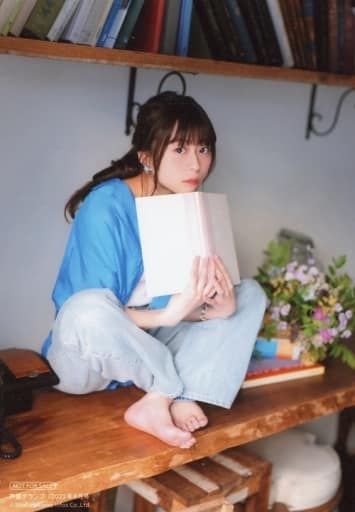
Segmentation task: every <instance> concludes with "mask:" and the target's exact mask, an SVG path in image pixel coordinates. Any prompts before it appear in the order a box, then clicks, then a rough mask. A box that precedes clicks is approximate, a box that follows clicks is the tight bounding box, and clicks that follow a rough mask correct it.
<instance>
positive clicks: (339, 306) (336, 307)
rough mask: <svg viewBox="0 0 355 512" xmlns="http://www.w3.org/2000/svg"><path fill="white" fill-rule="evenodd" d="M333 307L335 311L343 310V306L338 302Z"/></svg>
mask: <svg viewBox="0 0 355 512" xmlns="http://www.w3.org/2000/svg"><path fill="white" fill-rule="evenodd" d="M334 309H335V311H336V312H337V313H340V311H343V306H342V305H341V304H340V302H337V303H336V304H335V306H334Z"/></svg>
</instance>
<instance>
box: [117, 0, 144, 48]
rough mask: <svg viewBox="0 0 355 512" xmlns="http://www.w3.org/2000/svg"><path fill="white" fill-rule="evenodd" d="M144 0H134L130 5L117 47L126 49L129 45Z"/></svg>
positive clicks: (119, 34)
mask: <svg viewBox="0 0 355 512" xmlns="http://www.w3.org/2000/svg"><path fill="white" fill-rule="evenodd" d="M143 4H144V0H132V3H131V5H130V7H129V10H128V13H127V16H126V19H125V20H124V22H123V25H122V28H121V30H120V31H119V33H118V37H117V39H116V42H115V45H114V47H115V48H118V49H124V48H126V47H127V45H128V42H129V39H130V37H131V34H132V32H133V29H134V27H135V25H136V23H137V20H138V17H139V14H140V12H141V10H142V8H143Z"/></svg>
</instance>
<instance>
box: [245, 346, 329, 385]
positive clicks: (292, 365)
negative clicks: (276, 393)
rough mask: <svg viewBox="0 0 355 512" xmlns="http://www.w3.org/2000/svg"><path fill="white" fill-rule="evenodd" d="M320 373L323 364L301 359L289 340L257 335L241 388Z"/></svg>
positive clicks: (323, 369)
mask: <svg viewBox="0 0 355 512" xmlns="http://www.w3.org/2000/svg"><path fill="white" fill-rule="evenodd" d="M324 372H325V366H324V365H323V364H321V363H309V362H305V361H304V360H303V359H302V354H301V352H300V349H299V347H297V345H295V343H292V342H291V341H290V340H289V339H286V338H285V339H283V338H275V339H271V340H266V339H262V338H258V339H257V340H256V343H255V348H254V353H253V356H252V358H251V360H250V363H249V368H248V371H247V374H246V377H245V380H244V383H243V385H242V388H253V387H256V386H264V385H265V384H275V383H278V382H284V381H288V380H294V379H302V378H306V377H313V376H316V375H323V373H324Z"/></svg>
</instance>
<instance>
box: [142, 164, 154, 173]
mask: <svg viewBox="0 0 355 512" xmlns="http://www.w3.org/2000/svg"><path fill="white" fill-rule="evenodd" d="M143 171H144V172H145V173H146V174H149V173H151V174H153V169H152V168H151V167H148V166H147V165H143Z"/></svg>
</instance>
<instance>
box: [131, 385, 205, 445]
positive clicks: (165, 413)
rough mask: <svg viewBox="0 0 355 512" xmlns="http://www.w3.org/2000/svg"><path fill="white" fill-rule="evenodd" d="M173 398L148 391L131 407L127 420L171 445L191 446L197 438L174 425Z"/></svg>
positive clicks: (133, 425)
mask: <svg viewBox="0 0 355 512" xmlns="http://www.w3.org/2000/svg"><path fill="white" fill-rule="evenodd" d="M170 404H171V400H170V399H169V398H167V397H164V396H162V395H159V394H158V393H147V394H145V395H144V396H143V398H141V399H140V400H138V402H135V403H134V404H133V405H131V407H129V408H128V409H127V410H126V412H125V414H124V419H125V421H126V422H127V423H128V424H129V425H131V426H132V427H135V428H137V429H138V430H143V431H144V432H147V433H148V434H151V435H152V436H155V437H157V438H158V439H161V440H162V441H164V443H167V444H169V445H171V446H178V447H179V448H191V446H193V445H194V444H195V442H196V439H195V438H194V437H193V436H192V435H191V434H190V433H189V432H184V431H183V430H181V429H180V428H178V427H177V426H175V425H174V423H173V421H172V418H171V415H170V409H169V407H170Z"/></svg>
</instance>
